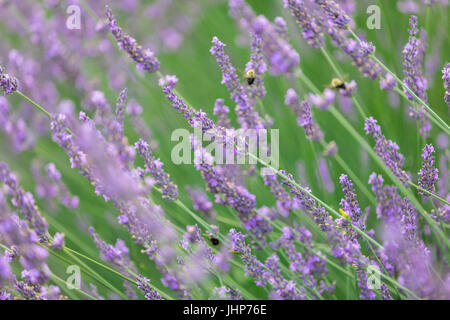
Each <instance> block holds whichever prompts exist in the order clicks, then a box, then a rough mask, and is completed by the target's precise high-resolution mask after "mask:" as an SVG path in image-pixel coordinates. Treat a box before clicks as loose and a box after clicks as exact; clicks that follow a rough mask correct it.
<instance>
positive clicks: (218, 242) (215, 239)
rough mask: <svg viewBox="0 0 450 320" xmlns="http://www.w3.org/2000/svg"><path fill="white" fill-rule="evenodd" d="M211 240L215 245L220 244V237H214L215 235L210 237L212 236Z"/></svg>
mask: <svg viewBox="0 0 450 320" xmlns="http://www.w3.org/2000/svg"><path fill="white" fill-rule="evenodd" d="M209 241H211V244H212V245H213V246H218V245H219V244H220V241H219V239H217V238H214V237H210V238H209Z"/></svg>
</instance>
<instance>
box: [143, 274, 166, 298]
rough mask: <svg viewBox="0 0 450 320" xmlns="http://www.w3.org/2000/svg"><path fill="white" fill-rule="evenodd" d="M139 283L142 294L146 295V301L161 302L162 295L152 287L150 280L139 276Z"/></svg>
mask: <svg viewBox="0 0 450 320" xmlns="http://www.w3.org/2000/svg"><path fill="white" fill-rule="evenodd" d="M137 282H138V288H139V289H141V290H142V292H143V293H144V295H145V299H147V300H161V295H160V294H159V293H158V292H157V291H156V290H155V289H153V288H152V287H151V286H150V280H149V279H147V278H145V277H143V276H141V275H140V276H139V278H138V279H137Z"/></svg>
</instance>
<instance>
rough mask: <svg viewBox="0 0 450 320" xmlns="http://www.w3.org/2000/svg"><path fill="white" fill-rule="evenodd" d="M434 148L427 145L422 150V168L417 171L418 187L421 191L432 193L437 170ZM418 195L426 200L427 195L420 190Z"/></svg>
mask: <svg viewBox="0 0 450 320" xmlns="http://www.w3.org/2000/svg"><path fill="white" fill-rule="evenodd" d="M433 153H434V148H433V145H431V144H427V145H426V146H425V147H424V148H423V149H422V159H423V162H422V168H421V169H420V171H419V186H420V187H422V188H423V189H425V190H427V191H429V192H434V190H435V186H434V184H435V183H436V181H437V180H438V169H436V168H435V166H434V164H435V162H434V156H433ZM418 193H419V194H420V195H422V197H423V198H424V200H425V201H426V200H428V195H427V194H426V193H424V192H423V191H421V190H418Z"/></svg>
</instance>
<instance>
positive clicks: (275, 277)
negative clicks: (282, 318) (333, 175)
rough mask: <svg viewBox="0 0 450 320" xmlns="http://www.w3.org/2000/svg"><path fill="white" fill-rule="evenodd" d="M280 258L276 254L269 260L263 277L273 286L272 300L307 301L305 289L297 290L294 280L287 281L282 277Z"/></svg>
mask: <svg viewBox="0 0 450 320" xmlns="http://www.w3.org/2000/svg"><path fill="white" fill-rule="evenodd" d="M279 260H280V259H279V258H278V256H277V254H276V253H274V254H272V255H271V256H270V257H269V258H267V260H266V263H265V266H266V268H265V269H264V270H263V276H264V278H265V279H266V281H267V282H268V283H270V285H271V286H272V290H271V292H270V298H271V299H275V300H306V294H305V293H304V288H303V287H300V288H299V289H297V288H296V283H295V282H294V281H293V280H287V279H285V278H284V277H283V276H282V275H281V270H280V266H279Z"/></svg>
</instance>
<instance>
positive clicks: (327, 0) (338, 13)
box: [314, 0, 351, 29]
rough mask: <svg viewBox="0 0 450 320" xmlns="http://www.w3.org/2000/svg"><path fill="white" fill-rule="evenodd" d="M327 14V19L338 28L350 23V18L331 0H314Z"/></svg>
mask: <svg viewBox="0 0 450 320" xmlns="http://www.w3.org/2000/svg"><path fill="white" fill-rule="evenodd" d="M314 1H315V3H317V4H318V5H320V6H321V7H322V9H323V10H324V11H325V13H326V14H327V16H328V18H329V19H330V20H331V21H332V22H333V23H334V24H335V25H336V26H337V27H338V28H341V29H343V28H345V27H346V26H347V25H348V24H349V23H350V22H351V19H350V17H349V16H348V15H347V14H346V13H345V12H344V11H343V10H342V9H341V8H340V6H339V4H337V3H336V2H335V1H333V0H314Z"/></svg>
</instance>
